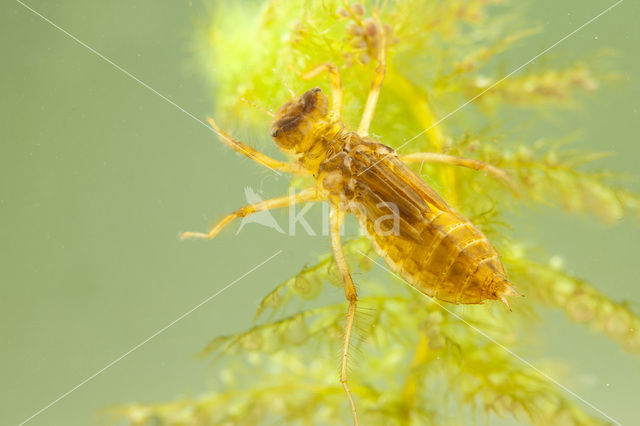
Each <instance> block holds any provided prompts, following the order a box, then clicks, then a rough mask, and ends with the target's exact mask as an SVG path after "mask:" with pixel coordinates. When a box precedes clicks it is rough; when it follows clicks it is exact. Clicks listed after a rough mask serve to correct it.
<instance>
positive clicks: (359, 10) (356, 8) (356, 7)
mask: <svg viewBox="0 0 640 426" xmlns="http://www.w3.org/2000/svg"><path fill="white" fill-rule="evenodd" d="M351 11H352V12H353V13H354V14H356V15H360V16H362V15H364V13H365V11H366V10H365V8H364V6H363V5H362V4H361V3H353V4H352V5H351Z"/></svg>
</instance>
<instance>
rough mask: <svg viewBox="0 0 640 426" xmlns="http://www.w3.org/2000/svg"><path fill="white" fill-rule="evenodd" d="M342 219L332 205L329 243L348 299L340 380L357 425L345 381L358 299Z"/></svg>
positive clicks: (354, 410)
mask: <svg viewBox="0 0 640 426" xmlns="http://www.w3.org/2000/svg"><path fill="white" fill-rule="evenodd" d="M343 221H344V212H342V211H340V210H338V208H336V207H332V211H331V245H332V247H333V258H334V259H335V261H336V265H337V266H338V270H339V271H340V275H341V277H342V281H343V283H344V293H345V296H346V297H347V300H348V301H349V308H348V310H347V318H346V322H345V326H344V341H343V343H342V356H341V357H340V382H341V383H342V386H343V387H344V391H345V392H346V394H347V398H348V400H349V405H350V406H351V413H352V414H353V423H354V425H356V426H357V425H358V414H357V412H356V404H355V402H354V401H353V395H352V394H351V391H350V390H349V385H348V383H347V360H348V357H349V345H350V342H351V332H352V330H353V322H354V320H355V316H356V303H357V301H358V294H357V293H356V287H355V285H354V284H353V280H352V279H351V274H350V273H349V266H348V265H347V261H346V259H345V257H344V251H343V249H342V241H341V238H340V227H341V226H342V222H343Z"/></svg>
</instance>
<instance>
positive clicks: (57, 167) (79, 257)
mask: <svg viewBox="0 0 640 426" xmlns="http://www.w3.org/2000/svg"><path fill="white" fill-rule="evenodd" d="M28 4H29V6H30V7H32V8H34V9H35V10H37V11H38V12H39V13H41V14H42V15H44V16H45V17H47V18H48V19H50V20H51V21H52V22H54V23H55V24H56V25H59V26H60V27H61V28H63V29H64V30H66V31H68V32H69V33H71V34H73V35H74V36H75V37H77V38H78V40H81V41H82V42H83V43H86V44H87V45H88V46H90V47H92V48H93V49H95V50H96V51H98V52H100V53H101V54H102V55H104V56H105V57H106V58H108V59H109V60H111V61H113V62H114V63H115V64H117V65H118V66H120V67H122V68H123V69H124V70H126V71H127V72H129V73H131V74H132V75H133V76H135V77H136V78H137V79H139V80H140V81H142V82H144V83H145V84H147V85H148V86H149V87H151V88H153V89H154V90H155V91H157V92H158V93H159V94H161V95H162V96H165V97H167V98H168V99H170V100H171V101H173V102H175V104H177V105H179V107H180V108H182V109H184V110H185V111H187V112H188V113H190V114H192V115H193V116H195V117H196V118H198V119H203V118H205V117H206V116H207V115H210V114H211V111H212V106H213V103H214V101H213V99H214V93H213V92H212V90H211V89H210V87H209V86H208V84H207V82H206V81H205V80H204V78H202V76H201V73H200V71H199V70H198V67H199V65H198V64H197V62H196V61H195V59H194V55H193V53H192V46H193V45H194V42H193V40H194V39H195V37H196V36H195V28H196V27H197V25H198V23H199V22H204V21H206V16H207V14H208V13H209V12H208V11H209V9H210V8H209V6H207V5H206V4H202V3H200V2H195V1H194V2H192V3H191V4H189V3H182V2H172V3H170V4H162V5H159V4H158V3H157V2H152V1H142V2H135V3H131V2H125V1H116V2H109V3H100V2H90V3H79V2H71V1H55V2H43V1H35V0H34V1H31V2H29V3H28ZM607 4H609V3H608V2H604V1H598V2H589V4H585V2H581V1H579V0H573V1H570V2H553V1H548V0H545V1H538V2H535V4H532V5H530V6H529V7H528V8H527V9H526V10H527V12H526V13H527V15H528V16H530V17H531V20H532V22H539V23H541V24H542V25H543V26H544V31H543V32H542V33H540V34H538V35H537V36H535V37H532V38H530V39H529V40H528V41H527V42H526V43H524V45H523V47H522V48H520V49H518V50H517V51H515V52H511V53H509V54H508V55H505V62H506V63H508V64H520V63H523V62H525V61H526V60H528V59H529V58H531V57H532V56H534V55H535V54H537V53H538V52H539V51H541V50H542V49H544V48H545V47H547V46H548V45H550V44H551V43H553V42H555V41H556V40H558V39H560V38H561V37H563V36H564V35H566V34H567V33H569V32H570V31H572V30H573V29H575V28H576V27H578V26H579V25H581V24H582V23H584V22H586V21H587V20H589V19H590V18H591V17H593V16H595V15H596V14H597V13H599V12H600V11H601V10H603V9H604V8H605V7H606V6H607ZM0 8H1V9H2V13H1V14H0V20H1V21H0V22H1V23H2V24H1V25H0V28H1V30H0V31H1V32H2V38H1V39H0V40H1V41H0V43H1V45H2V53H3V55H2V56H3V60H2V68H1V70H0V73H1V74H2V77H1V78H0V82H1V83H0V84H1V87H2V102H0V108H1V111H0V117H2V118H1V119H0V123H2V125H1V128H2V142H1V145H0V174H1V176H2V178H1V179H0V212H1V218H2V220H1V222H0V241H1V244H2V245H1V246H0V253H1V256H0V282H1V283H2V284H1V285H2V293H3V296H2V298H0V324H1V326H0V330H1V331H0V338H1V341H2V352H1V354H0V377H1V378H2V379H1V380H2V383H3V386H2V389H1V390H0V395H1V396H2V397H1V400H2V403H1V406H2V409H0V423H2V424H17V423H20V422H21V421H23V420H25V419H27V418H29V417H30V416H31V415H33V414H34V413H36V412H38V410H40V409H41V408H43V407H46V406H47V405H48V404H49V403H51V402H52V401H54V400H56V399H57V398H58V397H59V396H61V395H63V394H64V393H65V392H67V391H69V390H71V389H73V388H74V387H75V386H76V385H78V384H80V383H82V382H83V381H84V380H85V379H87V378H88V377H90V376H92V375H93V374H94V373H96V372H98V371H100V370H101V369H102V368H104V367H105V366H107V365H109V363H110V362H112V361H113V360H115V359H117V358H118V357H120V356H121V355H123V354H126V353H127V351H129V350H130V349H131V348H133V347H135V346H136V345H138V344H139V343H140V342H143V341H145V339H147V338H148V337H150V336H152V335H154V333H156V332H157V331H158V330H160V329H162V328H163V327H165V326H167V325H169V324H170V323H171V322H172V321H173V320H175V319H176V318H179V317H180V316H181V315H182V314H184V313H185V312H188V311H189V310H190V309H191V308H192V307H194V306H196V305H198V304H199V303H201V302H202V301H203V300H205V299H206V298H207V297H209V296H210V295H212V294H214V293H216V292H217V291H218V290H220V289H221V288H223V287H224V286H226V285H227V284H229V283H231V282H233V281H234V280H236V279H237V278H238V277H240V276H242V275H243V274H245V272H246V271H247V270H249V269H251V268H252V267H254V266H255V265H257V264H259V263H260V262H262V261H263V260H265V259H267V258H268V257H269V256H272V255H273V254H274V253H276V252H277V251H278V250H280V249H283V250H284V252H283V253H282V254H280V255H279V256H277V257H276V258H274V259H273V261H270V262H268V263H267V264H265V265H264V266H263V267H261V268H260V269H259V271H256V272H255V273H252V274H250V275H248V276H246V277H245V278H243V279H242V280H240V281H239V282H237V284H234V285H233V286H232V287H231V288H229V289H228V291H226V292H225V293H223V294H221V295H220V296H217V297H216V298H214V299H213V300H211V301H210V302H209V303H207V304H205V305H203V306H202V307H201V308H199V309H198V310H196V311H194V312H193V313H191V314H189V315H188V316H186V317H184V318H183V319H182V320H180V321H179V322H177V323H175V324H173V325H171V326H170V327H169V328H168V329H166V331H164V332H163V333H162V334H160V335H158V336H157V337H155V338H153V339H152V340H150V341H149V342H148V343H145V344H144V345H142V346H140V347H139V348H138V349H137V350H136V351H135V352H133V353H131V354H128V355H127V356H125V357H124V358H123V359H122V360H121V361H119V362H118V363H116V364H114V365H112V366H111V367H109V368H108V369H107V370H105V371H103V372H102V373H100V374H99V375H97V376H96V377H95V378H93V379H92V380H91V381H89V382H87V383H86V384H84V385H82V386H81V387H79V388H77V389H76V390H74V391H73V392H72V393H70V394H69V395H68V396H66V397H65V398H63V399H62V400H60V401H59V402H57V403H55V404H54V405H52V406H51V407H50V408H48V409H46V410H45V411H44V412H42V413H40V414H39V415H38V416H37V417H35V418H34V419H33V420H32V421H31V422H30V424H33V425H38V424H42V425H58V424H64V425H76V424H78V425H81V424H88V423H92V422H95V421H97V420H99V419H100V418H101V417H100V416H102V415H104V411H105V409H106V408H108V407H110V406H113V405H117V404H122V403H127V402H133V401H139V402H151V401H163V400H171V399H174V398H176V397H179V396H196V395H198V394H199V393H201V392H204V391H205V390H206V389H207V388H208V387H209V385H210V384H211V383H212V382H214V381H215V375H214V374H213V372H212V370H211V369H210V367H209V366H208V365H207V364H206V363H203V362H200V361H197V360H194V359H193V358H192V355H193V354H194V353H196V352H197V351H198V350H200V349H201V348H202V346H203V344H204V343H206V342H207V341H208V340H209V339H210V338H211V337H213V336H216V335H218V334H221V333H230V332H234V331H239V330H242V329H244V328H246V327H247V326H249V324H250V321H251V318H252V315H253V311H254V309H255V306H256V301H257V300H259V299H260V298H261V297H262V296H263V295H264V294H266V292H267V291H268V290H270V289H271V288H272V287H273V286H274V285H275V284H276V283H278V282H280V281H281V280H282V279H283V278H286V277H289V276H291V275H292V274H293V273H295V272H297V271H298V270H299V269H300V268H301V267H302V266H303V265H304V264H305V263H306V262H308V261H309V260H310V259H314V258H316V256H317V255H318V254H320V253H323V252H325V251H326V249H327V247H328V241H327V240H326V239H322V238H321V237H302V238H295V239H293V238H290V237H287V236H286V235H281V234H278V233H275V232H273V231H271V230H269V229H268V228H266V227H259V226H248V227H247V229H245V230H243V232H242V233H241V234H239V235H238V236H237V237H234V236H233V233H232V232H231V233H229V234H227V236H225V237H223V238H221V239H220V240H219V241H215V242H212V243H200V242H191V243H182V242H180V241H179V240H178V238H177V235H178V233H179V232H180V231H183V230H191V229H194V230H198V229H202V228H203V226H204V224H206V223H208V222H209V221H210V220H211V219H213V218H217V217H219V215H221V214H222V213H226V212H228V211H230V210H231V209H233V208H235V207H236V206H239V205H241V204H242V203H243V202H244V188H245V187H246V186H252V187H254V188H255V187H256V186H259V187H261V188H262V189H263V190H264V192H265V193H266V194H267V195H268V196H275V195H277V194H281V193H285V192H286V187H287V182H286V180H285V179H280V178H274V177H272V176H270V175H269V173H268V172H264V171H262V170H260V169H259V168H258V167H256V166H254V165H252V164H251V163H250V162H249V161H247V160H245V159H242V158H240V157H239V156H237V155H235V154H233V153H231V152H230V151H229V150H227V149H225V148H224V147H223V146H222V145H221V144H219V143H218V142H217V141H216V140H215V138H214V137H213V135H212V133H211V132H210V131H209V130H208V129H207V128H205V127H204V126H203V125H202V124H201V123H199V122H198V121H196V120H195V119H194V118H193V117H191V116H189V114H187V113H185V111H182V110H181V109H180V108H177V107H176V106H175V105H172V104H171V103H169V102H168V101H167V100H166V99H163V98H162V96H159V95H158V93H154V92H153V91H151V90H149V88H148V87H144V86H143V85H142V84H141V83H140V82H139V81H136V80H135V79H133V78H131V76H127V75H125V74H124V73H123V72H122V71H121V70H119V69H117V68H116V67H114V65H113V64H110V63H108V62H107V61H105V60H104V59H103V58H100V57H98V56H97V55H96V54H95V53H94V52H91V51H90V50H89V49H88V48H87V47H86V46H82V45H81V44H79V43H78V42H76V41H74V40H73V39H71V38H70V37H69V36H68V35H65V34H64V33H63V32H61V30H59V29H56V28H55V27H53V26H52V25H51V24H49V23H47V22H45V21H44V20H43V19H42V18H40V17H38V16H37V15H35V14H34V13H33V12H32V11H30V10H28V9H27V8H25V7H24V6H22V5H20V4H19V3H17V2H11V1H10V2H5V3H3V5H2V6H0ZM639 17H640V6H638V4H636V3H633V2H630V1H627V2H624V3H622V4H621V5H620V6H618V7H617V8H616V9H614V10H613V11H611V12H610V13H609V14H607V15H605V16H603V17H602V18H601V19H599V20H597V21H596V22H594V23H593V24H591V25H589V26H588V27H587V28H585V29H584V30H582V31H580V32H579V33H578V34H576V35H575V36H573V37H571V38H570V39H568V40H567V41H566V42H564V43H563V44H561V45H560V46H558V47H557V48H556V49H554V50H553V51H552V52H550V54H549V55H548V56H547V57H545V58H544V60H545V61H550V62H551V63H553V61H554V60H559V59H561V58H562V57H563V56H565V55H569V56H571V57H580V56H581V55H589V54H590V53H592V52H594V50H595V49H599V48H611V49H613V50H615V51H616V52H617V56H616V57H615V58H614V59H613V60H612V63H613V64H614V65H615V67H614V68H615V69H617V70H619V71H620V73H621V77H622V79H621V81H619V82H618V83H615V84H612V85H611V86H608V87H606V88H605V89H604V90H601V91H599V92H598V93H596V94H594V95H593V96H591V97H590V102H589V103H588V104H586V105H585V106H583V107H581V108H578V109H576V110H575V111H570V112H567V113H564V114H563V116H562V120H563V121H562V122H559V121H558V122H554V121H553V120H550V121H549V122H541V124H542V127H541V128H539V129H536V130H535V132H534V133H535V134H540V135H543V134H544V135H561V134H566V132H567V129H575V130H579V131H581V133H582V135H583V136H582V137H581V138H580V145H579V146H580V147H583V148H585V149H594V150H600V151H613V152H616V153H617V155H616V156H615V157H613V158H609V159H606V160H603V161H602V163H601V164H604V165H605V166H606V167H607V168H609V169H611V170H615V171H619V172H623V173H628V174H631V175H638V174H639V173H638V172H639V171H640V170H638V167H637V160H636V159H637V158H638V156H639V155H640V145H639V144H638V143H637V135H638V134H639V133H640V120H639V119H638V115H639V114H640V104H639V101H638V100H637V97H636V96H635V95H636V92H637V91H638V88H639V87H640V83H639V82H640V60H639V59H638V57H637V55H636V51H637V46H638V43H640V34H639V33H638V31H637V29H636V22H637V20H638V18H639ZM265 131H266V130H265ZM263 146H264V145H263ZM266 150H270V151H269V152H274V150H273V149H272V148H266ZM230 175H231V176H233V180H230V179H229V176H230ZM631 185H632V186H633V183H632V184H631ZM635 188H636V189H637V188H638V185H635ZM276 218H277V219H278V220H280V221H281V223H286V222H285V221H286V216H285V215H284V214H278V215H276ZM513 226H514V228H515V229H516V235H518V237H520V238H523V239H527V240H529V241H532V242H535V243H538V244H540V245H542V246H544V247H546V248H547V249H548V251H549V252H550V253H552V254H555V253H557V254H561V255H562V256H563V257H564V259H565V261H566V265H567V267H568V269H569V270H570V271H572V272H573V273H575V274H576V275H578V276H582V277H587V278H589V280H590V282H591V283H593V284H594V285H595V286H596V287H597V288H599V289H602V290H603V291H605V292H606V293H607V294H609V295H610V296H612V297H614V299H617V300H622V299H628V300H631V301H636V302H637V301H639V300H640V286H639V285H638V279H637V275H636V273H635V266H636V264H637V260H636V257H637V249H638V242H639V241H640V239H639V236H640V232H639V231H638V229H639V227H638V222H637V221H634V220H631V219H625V220H623V221H621V222H620V223H617V224H615V225H613V226H604V225H601V224H599V223H597V222H596V221H595V220H594V219H592V218H590V217H586V218H583V219H578V220H576V219H575V217H573V216H567V215H563V214H559V213H558V212H557V211H556V210H554V209H546V208H539V209H536V210H530V209H528V208H525V207H523V208H522V209H521V213H520V215H518V216H517V217H515V218H514V223H513ZM634 307H635V308H636V311H637V305H634ZM545 321H547V324H548V327H546V331H547V334H546V336H545V341H546V342H544V344H546V346H541V347H543V348H544V349H543V350H542V352H543V354H544V355H545V356H546V355H548V356H549V357H550V358H556V359H562V360H564V361H565V362H568V363H570V366H571V375H570V377H571V380H570V383H566V385H567V386H569V387H571V388H572V389H574V390H575V391H576V392H578V393H579V394H580V395H581V396H582V397H584V398H585V399H586V400H588V401H589V402H591V403H593V404H594V405H596V406H597V407H598V408H600V409H602V410H603V411H604V412H606V413H607V414H609V415H611V416H612V417H613V418H615V419H617V420H619V421H620V422H621V423H623V424H634V421H635V420H636V417H635V416H634V414H635V412H636V411H637V407H635V406H634V403H635V402H636V401H637V399H638V396H640V385H639V383H640V368H639V366H638V362H637V356H636V357H634V356H632V355H629V354H626V353H624V352H623V351H622V350H621V349H620V348H619V346H618V345H616V344H614V343H612V342H610V341H608V340H606V339H605V338H604V337H602V336H601V335H596V334H592V333H589V332H588V331H586V330H584V329H583V328H582V327H580V326H577V325H573V324H570V323H568V322H567V321H566V320H564V319H562V318H561V316H560V315H552V316H551V317H550V318H545ZM541 344H542V343H541ZM532 353H534V354H535V355H536V356H537V355H539V354H538V353H536V352H535V351H533V352H532Z"/></svg>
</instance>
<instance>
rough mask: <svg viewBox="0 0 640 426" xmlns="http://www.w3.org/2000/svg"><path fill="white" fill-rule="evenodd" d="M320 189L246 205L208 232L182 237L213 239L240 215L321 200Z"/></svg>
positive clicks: (193, 233) (308, 189)
mask: <svg viewBox="0 0 640 426" xmlns="http://www.w3.org/2000/svg"><path fill="white" fill-rule="evenodd" d="M319 200H320V197H319V196H318V191H317V189H316V188H307V189H303V190H302V191H300V192H298V193H297V194H294V195H285V196H283V197H278V198H272V199H270V200H264V201H260V202H258V203H254V204H250V205H248V206H244V207H242V208H240V209H238V210H236V211H235V212H233V213H231V214H230V215H227V216H225V217H224V218H223V219H222V220H221V221H220V222H218V223H217V224H216V225H215V226H214V227H213V228H211V230H210V231H209V232H208V233H203V232H183V233H182V234H181V235H180V238H182V239H183V240H184V239H185V238H205V239H207V240H210V239H212V238H213V237H215V236H216V235H218V232H220V231H221V230H222V228H224V227H225V226H227V225H228V224H230V223H231V222H233V220H234V219H238V218H240V217H246V216H248V215H250V214H253V213H257V212H261V211H264V210H271V209H277V208H279V207H287V206H290V205H292V204H298V203H303V202H311V201H319Z"/></svg>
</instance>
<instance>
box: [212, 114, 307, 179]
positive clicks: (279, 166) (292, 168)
mask: <svg viewBox="0 0 640 426" xmlns="http://www.w3.org/2000/svg"><path fill="white" fill-rule="evenodd" d="M207 121H208V122H209V124H210V125H211V127H213V129H214V130H215V132H216V133H217V134H218V136H220V139H221V140H222V142H224V143H225V144H227V145H229V146H230V147H231V148H233V150H234V151H236V152H238V153H240V154H242V155H244V156H246V157H249V158H250V159H252V160H253V161H255V162H256V163H258V164H260V165H261V166H264V167H266V168H268V169H271V170H273V171H275V172H276V173H278V171H281V172H286V173H292V174H294V175H298V176H307V175H308V173H306V172H305V171H304V170H303V169H302V168H300V167H299V166H297V165H296V164H289V163H285V162H283V161H278V160H276V159H274V158H271V157H269V156H268V155H265V154H263V153H261V152H260V151H258V150H257V149H253V148H251V147H250V146H249V145H247V144H245V143H242V142H240V141H238V140H235V139H234V138H232V137H231V136H230V135H229V134H228V133H227V132H225V131H224V130H222V129H221V128H220V127H219V126H218V125H217V124H216V122H215V121H213V118H211V117H209V118H207Z"/></svg>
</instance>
